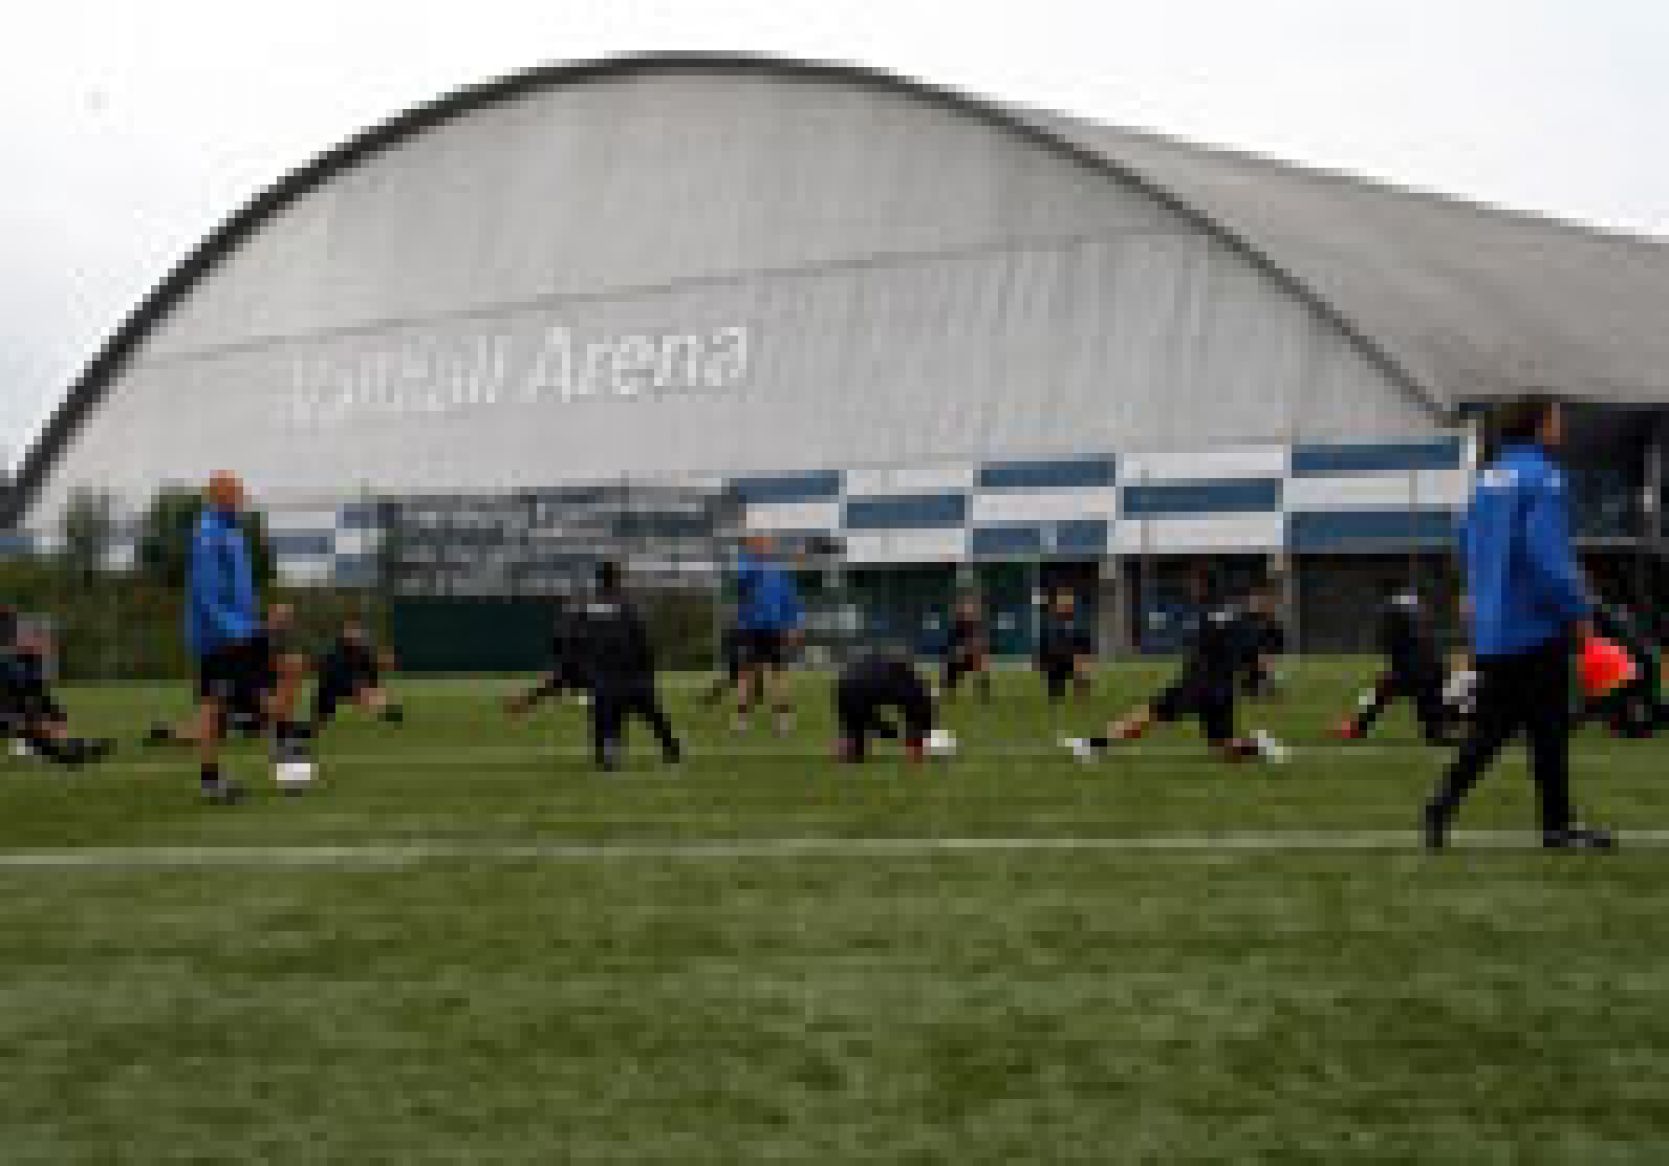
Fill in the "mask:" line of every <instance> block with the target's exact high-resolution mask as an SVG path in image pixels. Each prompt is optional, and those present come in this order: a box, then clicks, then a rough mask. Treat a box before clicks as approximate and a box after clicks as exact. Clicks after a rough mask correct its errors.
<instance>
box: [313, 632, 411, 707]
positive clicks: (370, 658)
mask: <svg viewBox="0 0 1669 1166" xmlns="http://www.w3.org/2000/svg"><path fill="white" fill-rule="evenodd" d="M392 663H393V657H392V656H391V655H390V654H389V653H387V652H381V651H378V650H377V647H376V645H375V644H373V643H372V642H371V637H370V634H369V633H368V632H366V630H365V625H364V624H362V623H360V622H359V621H358V620H349V621H348V622H347V623H345V624H343V625H342V632H341V634H340V635H339V636H337V638H336V642H335V643H334V644H332V645H331V646H330V649H329V650H328V651H327V652H325V653H324V655H322V656H320V657H319V659H318V661H317V663H316V665H315V671H316V672H317V673H318V681H317V683H316V685H315V687H314V689H313V716H312V718H311V719H310V721H309V724H310V725H311V726H312V728H313V731H314V732H318V731H319V730H320V729H322V728H324V727H325V726H326V725H328V724H329V723H330V722H331V719H332V718H333V717H335V715H336V710H337V709H338V708H339V707H340V706H341V705H342V704H343V703H345V702H351V703H352V704H354V705H357V706H358V707H359V708H361V709H364V710H365V711H366V712H367V713H369V714H370V715H371V716H373V717H376V718H377V719H378V720H381V721H383V722H385V723H387V724H390V725H398V724H400V723H401V722H402V721H403V720H405V711H404V710H403V709H402V708H401V707H400V706H399V705H397V704H395V703H394V701H393V699H392V698H391V697H390V696H389V694H388V689H387V688H385V687H384V686H383V682H382V674H383V672H384V671H385V670H386V669H387V668H389V667H390V666H391V665H392Z"/></svg>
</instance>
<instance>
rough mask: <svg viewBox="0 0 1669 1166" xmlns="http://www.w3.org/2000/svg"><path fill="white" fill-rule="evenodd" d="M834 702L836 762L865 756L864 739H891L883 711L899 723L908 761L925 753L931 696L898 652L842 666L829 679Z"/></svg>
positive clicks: (894, 734)
mask: <svg viewBox="0 0 1669 1166" xmlns="http://www.w3.org/2000/svg"><path fill="white" fill-rule="evenodd" d="M834 704H835V720H836V723H837V724H838V725H839V727H840V737H839V739H838V740H837V741H836V742H835V756H836V757H837V758H838V759H839V760H841V761H844V762H849V763H852V764H858V763H860V762H862V761H864V760H865V759H866V758H867V757H868V756H869V742H870V738H872V737H880V738H882V739H884V740H889V741H890V740H893V739H895V738H897V737H898V736H899V735H900V734H899V731H898V728H897V726H896V725H894V723H893V721H892V720H891V719H890V718H889V717H888V716H887V713H889V712H895V713H897V714H898V716H899V718H900V719H901V720H902V722H903V725H904V731H903V734H902V735H903V738H904V755H905V756H906V757H908V758H909V759H910V760H911V761H920V760H921V759H922V758H923V757H924V756H925V753H926V744H927V740H928V737H929V735H930V734H931V733H932V731H933V694H932V693H931V692H930V691H928V687H927V682H926V681H925V680H923V679H922V678H921V675H920V674H919V673H917V671H916V670H915V668H914V667H913V666H912V665H911V664H910V661H909V659H908V657H906V656H905V655H904V654H903V653H901V652H893V651H876V652H872V653H868V654H865V655H862V656H860V657H858V658H857V659H856V660H854V661H853V662H852V663H850V664H848V665H847V666H846V667H845V669H843V670H842V671H841V674H840V677H839V679H837V680H836V681H835V690H834Z"/></svg>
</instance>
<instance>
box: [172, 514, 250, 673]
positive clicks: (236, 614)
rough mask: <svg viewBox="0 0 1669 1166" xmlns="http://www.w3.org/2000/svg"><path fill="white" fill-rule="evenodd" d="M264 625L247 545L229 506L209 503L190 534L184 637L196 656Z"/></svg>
mask: <svg viewBox="0 0 1669 1166" xmlns="http://www.w3.org/2000/svg"><path fill="white" fill-rule="evenodd" d="M259 627H260V612H259V611H258V610H257V605H256V600H255V573H254V570H253V569H252V568H251V567H250V564H249V545H248V543H246V542H245V541H244V537H243V531H242V530H241V529H240V528H239V527H238V517H237V515H236V514H233V513H231V512H229V511H224V510H216V509H215V508H214V507H212V506H210V507H205V508H204V510H203V513H202V515H201V516H200V517H199V518H198V519H197V529H196V531H195V533H194V534H193V535H192V539H191V563H190V569H189V574H188V580H187V583H186V612H185V635H186V642H187V643H188V644H190V645H191V650H192V652H193V653H195V654H196V655H197V656H199V657H202V656H207V655H208V654H209V653H210V652H213V651H214V650H215V649H216V648H222V647H225V646H226V645H227V644H237V643H241V642H242V641H244V640H247V639H249V638H250V637H251V636H253V635H254V634H255V633H256V631H257V630H258V629H259Z"/></svg>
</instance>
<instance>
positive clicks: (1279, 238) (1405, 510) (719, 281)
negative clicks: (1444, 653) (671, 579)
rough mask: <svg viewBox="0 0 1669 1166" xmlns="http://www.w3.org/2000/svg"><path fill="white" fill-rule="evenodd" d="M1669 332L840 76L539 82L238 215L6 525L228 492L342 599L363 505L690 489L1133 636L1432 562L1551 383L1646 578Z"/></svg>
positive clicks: (1648, 302) (403, 125)
mask: <svg viewBox="0 0 1669 1166" xmlns="http://www.w3.org/2000/svg"><path fill="white" fill-rule="evenodd" d="M1666 307H1669V248H1666V247H1665V246H1664V245H1663V244H1661V243H1657V242H1651V241H1645V240H1635V239H1623V238H1617V237H1613V236H1607V235H1601V234H1597V233H1594V232H1590V231H1585V230H1582V229H1579V228H1575V227H1571V226H1567V225H1563V224H1557V223H1550V222H1546V221H1543V220H1537V219H1533V218H1529V217H1525V216H1518V215H1512V214H1508V213H1506V212H1501V211H1496V210H1493V209H1488V208H1481V207H1476V206H1471V205H1468V204H1464V203H1459V202H1454V201H1448V200H1443V199H1439V198H1435V197H1431V196H1427V195H1420V194H1413V193H1409V192H1405V191H1399V190H1394V189H1390V188H1384V187H1377V186H1372V185H1369V184H1365V183H1361V182H1356V181H1353V180H1349V179H1345V178H1341V177H1338V176H1332V175H1327V174H1318V173H1315V172H1307V171H1300V170H1295V169H1293V168H1290V167H1285V166H1281V165H1279V164H1276V163H1272V162H1269V161H1266V160H1262V159H1257V158H1251V157H1247V156H1243V155H1236V154H1232V153H1228V152H1223V151H1213V150H1206V149H1202V148H1199V147H1194V146H1189V145H1184V144H1180V143H1176V142H1171V141H1167V140H1165V139H1162V138H1157V137H1153V136H1150V135H1144V134H1137V133H1133V132H1130V131H1124V130H1116V129H1111V128H1107V127H1100V126H1092V125H1087V124H1084V123H1080V122H1076V121H1073V120H1070V119H1066V118H1062V117H1059V116H1056V115H1050V114H1043V113H1038V112H1033V111H1023V110H1015V109H1009V108H1003V107H998V106H995V105H992V104H989V103H985V102H981V101H979V100H976V99H973V98H970V97H967V96H964V95H961V94H956V93H949V92H945V91H942V90H938V89H935V88H932V87H929V86H925V85H922V84H918V83H915V82H911V81H907V80H903V79H900V78H896V77H892V76H888V75H883V74H878V73H874V72H870V71H867V70H862V69H858V68H853V67H847V66H825V65H810V64H804V63H798V62H787V61H779V60H771V59H757V58H732V57H710V56H676V55H673V56H667V55H656V56H648V57H639V58H628V59H621V60H613V61H607V62H602V63H598V64H594V65H586V66H578V67H566V68H549V69H542V70H535V71H533V72H530V73H526V74H522V75H518V76H516V77H512V78H508V79H506V80H503V81H499V82H495V83H491V84H488V85H485V86H482V87H479V88H477V89H474V90H470V91H466V92H463V93H459V94H454V95H451V96H449V97H447V98H443V99H441V100H440V101H438V102H436V103H434V104H432V105H430V106H426V107H423V108H420V109H417V110H414V111H411V112H410V113H408V114H405V115H403V116H401V117H400V118H397V119H395V120H394V121H392V122H390V123H388V124H386V125H384V126H381V127H378V128H376V129H373V130H370V131H368V132H367V133H366V134H364V135H362V136H361V137H359V138H357V139H355V140H354V141H352V142H349V143H346V144H345V145H343V146H341V147H339V148H337V149H336V150H334V151H332V152H330V153H328V154H326V155H323V156H321V157H320V158H319V159H318V160H316V161H315V162H314V163H312V164H310V165H309V166H307V167H305V168H303V169H302V170H299V171H297V172H296V173H294V174H292V175H290V176H289V177H288V178H287V179H285V180H284V181H283V182H282V183H280V184H279V185H278V186H276V187H275V188H274V189H273V190H271V191H269V192H267V193H266V194H265V195H264V196H263V197H262V198H261V199H258V200H257V201H256V202H255V203H254V204H252V205H251V206H249V207H246V208H244V210H243V211H241V212H240V213H239V214H238V215H236V216H234V218H233V219H231V220H229V221H228V223H227V224H226V226H225V227H224V228H223V229H222V230H221V231H220V232H218V233H217V234H216V235H215V236H214V237H212V238H210V239H209V240H207V241H206V242H205V243H204V245H203V247H202V248H201V249H200V250H199V251H198V252H197V253H196V254H194V255H193V256H191V257H189V258H188V259H187V260H186V261H185V263H183V264H182V266H181V267H180V269H179V270H177V271H176V272H175V273H174V274H173V275H172V276H171V277H170V278H169V280H168V281H166V282H165V283H164V284H163V285H162V286H161V287H159V289H158V290H157V292H156V293H155V294H153V296H152V297H150V299H149V300H147V302H146V303H145V304H143V305H142V306H141V307H140V308H139V310H138V311H137V312H136V314H135V315H134V317H133V318H132V319H131V320H130V321H129V322H128V323H127V325H126V326H124V328H123V329H122V331H121V332H120V333H119V334H118V335H117V336H116V337H114V338H113V339H112V341H111V342H110V344H109V345H108V346H107V348H106V349H105V351H104V352H102V353H100V354H99V356H98V357H97V358H96V359H95V360H94V361H93V362H92V364H91V365H90V366H89V368H88V370H87V372H86V374H85V375H84V376H83V377H82V378H81V380H80V381H79V382H78V383H77V385H75V386H74V388H73V389H72V392H71V394H70V397H69V400H68V401H67V402H66V404H65V406H64V408H63V409H62V410H61V411H60V413H59V415H58V416H57V417H56V418H55V419H54V420H53V422H52V424H51V426H50V428H49V430H48V431H47V433H46V435H45V436H44V438H43V439H42V441H41V442H40V444H39V445H38V446H37V447H36V448H35V449H34V450H33V451H32V453H31V455H30V457H29V458H28V459H27V461H26V463H25V465H24V468H23V471H22V473H21V475H20V477H19V480H18V482H17V484H16V486H15V488H14V490H13V496H12V505H11V514H10V517H11V519H12V522H13V523H14V525H15V526H16V527H17V528H18V529H19V530H49V529H50V528H51V525H52V521H53V515H54V514H56V513H57V512H58V511H59V510H60V509H61V508H62V506H63V504H64V502H65V500H66V499H67V498H68V497H69V495H70V493H71V492H72V491H74V490H75V489H77V488H82V487H91V488H96V489H100V490H106V491H110V492H112V493H114V494H115V495H116V496H117V498H118V499H119V500H120V501H121V502H122V503H123V504H124V505H126V506H130V507H138V506H141V505H143V503H144V501H145V500H146V499H147V498H148V497H149V496H150V495H151V494H152V493H153V492H154V491H155V490H156V489H157V488H158V486H160V485H162V484H164V483H167V482H177V481H195V480H198V479H200V478H202V477H203V476H204V475H205V474H207V473H208V472H209V471H211V470H213V469H216V468H220V467H230V468H235V469H237V470H239V471H240V472H242V473H243V474H244V475H245V476H246V477H247V478H248V480H249V482H250V484H251V486H252V487H253V489H254V491H255V493H256V495H257V496H258V497H261V498H263V499H266V500H269V501H271V502H272V503H274V508H273V513H274V516H275V526H276V527H277V528H278V529H279V530H280V532H281V533H285V534H293V535H294V536H295V537H294V539H293V540H291V541H290V544H289V545H290V546H291V547H293V548H294V550H295V553H293V554H290V555H287V556H286V557H285V558H286V567H287V570H289V571H290V572H291V573H292V574H293V575H294V576H295V577H297V578H312V579H321V580H322V579H331V578H338V579H342V580H345V581H347V580H351V579H352V578H354V577H355V576H356V574H357V575H363V572H364V570H365V568H366V562H367V560H368V558H369V556H370V553H371V551H370V548H371V547H372V546H373V545H374V542H375V539H376V532H375V530H374V523H368V522H367V521H366V517H365V509H364V506H363V503H364V500H365V499H366V498H367V497H380V496H399V495H406V494H421V493H427V492H436V491H452V492H462V493H472V492H474V493H482V494H494V493H503V492H509V491H517V490H530V489H541V488H548V487H557V486H575V485H584V484H587V483H598V482H609V481H621V480H633V481H673V482H691V483H708V484H714V485H722V486H725V487H729V488H733V489H734V490H735V491H736V492H737V493H738V494H739V495H740V496H741V497H742V499H743V500H744V501H745V503H746V507H747V513H746V522H747V524H748V525H749V526H750V527H753V528H756V529H765V530H776V531H781V532H785V533H791V534H794V535H797V536H809V535H827V536H830V537H831V538H832V539H834V540H836V542H837V543H838V545H839V546H840V547H841V548H843V556H844V559H845V561H846V563H847V565H848V566H849V567H850V568H851V569H852V570H853V571H854V572H858V573H860V574H861V573H863V572H871V573H873V574H874V575H875V576H876V578H878V579H879V578H883V577H885V576H886V575H887V573H889V572H891V573H893V574H894V575H895V576H898V577H901V578H902V577H906V576H909V577H919V578H923V579H930V580H937V581H939V582H934V583H929V584H925V585H923V586H924V587H925V590H923V591H922V592H921V593H922V594H924V595H930V594H937V591H936V590H935V589H939V590H942V586H943V585H944V581H945V580H954V579H956V578H961V579H963V580H964V581H966V580H967V579H968V578H970V577H971V576H974V575H979V574H981V573H982V572H983V573H984V575H986V576H988V577H989V578H988V583H989V588H990V589H991V590H992V591H993V592H1004V593H1009V594H1011V595H1012V603H1013V604H1014V605H1016V606H1023V605H1024V603H1025V602H1027V600H1026V599H1025V598H1024V597H1023V595H1022V593H1023V592H1028V591H1029V592H1035V591H1036V590H1037V587H1038V585H1039V584H1040V582H1045V581H1047V580H1048V579H1050V578H1054V579H1058V580H1061V581H1063V582H1065V583H1067V584H1069V585H1073V586H1080V587H1083V588H1086V589H1088V590H1089V591H1091V592H1092V593H1094V596H1095V597H1096V598H1099V599H1100V600H1101V601H1102V604H1101V606H1102V608H1103V610H1104V617H1103V618H1104V623H1105V625H1106V627H1107V630H1108V634H1109V636H1116V637H1118V638H1130V637H1131V636H1133V635H1134V634H1135V632H1136V631H1137V630H1138V629H1139V628H1141V627H1142V626H1143V624H1144V620H1145V619H1146V613H1147V612H1148V609H1149V608H1150V607H1152V606H1153V604H1154V603H1156V602H1157V600H1158V594H1159V591H1160V590H1161V588H1160V587H1159V585H1158V584H1157V583H1150V584H1149V585H1147V586H1146V587H1145V590H1144V589H1143V588H1138V587H1136V586H1135V585H1134V584H1133V583H1132V580H1133V579H1135V578H1136V577H1138V576H1139V575H1140V574H1141V571H1139V570H1138V569H1137V565H1138V564H1141V565H1143V566H1142V570H1146V571H1149V573H1150V576H1151V579H1153V580H1158V579H1162V578H1165V577H1166V576H1165V571H1164V566H1163V564H1164V561H1165V560H1166V559H1169V558H1173V557H1174V558H1176V559H1177V560H1179V561H1180V560H1181V559H1185V558H1187V557H1190V556H1199V555H1211V556H1228V557H1240V558H1243V559H1245V560H1246V561H1247V562H1248V563H1255V564H1260V565H1261V568H1260V569H1263V570H1268V569H1270V568H1272V567H1280V568H1284V569H1286V573H1287V575H1288V576H1289V578H1290V579H1291V580H1292V584H1293V586H1294V587H1295V588H1297V589H1298V590H1300V591H1301V590H1302V589H1303V588H1304V587H1305V586H1310V587H1314V588H1319V589H1320V590H1321V591H1323V592H1324V591H1325V590H1326V589H1327V587H1328V586H1329V584H1328V583H1327V579H1329V578H1332V577H1340V578H1342V577H1346V576H1350V577H1357V576H1361V575H1362V574H1363V571H1364V570H1365V568H1363V566H1362V564H1364V563H1366V562H1369V561H1370V560H1373V559H1376V558H1377V559H1379V560H1382V561H1384V562H1385V563H1386V564H1392V563H1396V562H1398V561H1402V560H1406V559H1407V558H1408V557H1409V556H1411V555H1420V554H1427V553H1434V552H1435V551H1436V550H1437V549H1438V548H1440V547H1441V546H1442V545H1443V544H1444V543H1445V542H1446V540H1447V535H1448V526H1449V522H1450V518H1451V516H1452V513H1453V510H1454V508H1455V506H1456V505H1458V503H1459V502H1460V500H1461V499H1462V498H1463V497H1464V494H1465V489H1466V481H1467V467H1468V464H1469V460H1470V458H1471V457H1472V455H1473V452H1474V451H1473V449H1472V442H1471V437H1470V429H1469V427H1468V426H1467V424H1466V420H1465V417H1466V410H1467V409H1468V407H1473V406H1478V405H1482V404H1487V403H1488V402H1489V401H1491V400H1494V399H1496V398H1498V397H1500V396H1503V395H1508V394H1512V393H1516V392H1520V391H1523V390H1525V389H1531V388H1535V389H1548V390H1554V391H1558V392H1561V393H1564V394H1566V395H1568V396H1570V397H1572V398H1575V399H1577V400H1578V401H1580V402H1583V403H1584V406H1585V408H1587V409H1588V410H1589V413H1590V416H1591V424H1590V429H1591V431H1592V432H1593V433H1594V434H1596V435H1601V434H1603V435H1604V438H1603V441H1599V439H1598V437H1596V441H1597V442H1598V444H1597V445H1596V448H1597V449H1599V450H1601V451H1603V453H1604V456H1603V457H1600V458H1599V459H1597V462H1596V469H1598V470H1603V471H1605V472H1607V473H1610V474H1611V478H1609V479H1607V484H1606V485H1604V486H1603V488H1602V489H1600V493H1602V494H1604V495H1605V497H1604V498H1603V499H1602V500H1601V503H1600V506H1601V509H1603V508H1604V507H1605V506H1610V508H1611V510H1612V511H1617V510H1618V507H1619V506H1620V507H1621V512H1619V513H1617V514H1613V515H1612V526H1611V528H1609V529H1607V530H1606V531H1604V532H1603V535H1604V538H1605V540H1606V543H1605V546H1606V549H1607V550H1608V551H1611V552H1614V553H1615V554H1617V555H1620V556H1622V557H1623V558H1624V559H1627V560H1628V562H1629V563H1630V564H1631V565H1630V567H1629V568H1628V569H1629V570H1634V571H1637V572H1638V571H1642V570H1649V569H1655V568H1653V567H1652V566H1651V565H1652V564H1654V563H1656V562H1657V561H1658V559H1657V558H1654V557H1653V556H1654V555H1658V552H1659V548H1660V547H1661V540H1662V515H1661V506H1660V504H1659V503H1660V500H1661V498H1662V494H1663V482H1662V469H1661V466H1662V446H1663V437H1662V425H1661V417H1662V411H1663V409H1664V407H1665V403H1666V402H1669V330H1665V329H1664V328H1663V326H1662V324H1663V317H1664V311H1665V308H1666ZM1619 442H1620V443H1621V444H1618V443H1619ZM1622 448H1626V449H1627V451H1628V453H1627V457H1626V458H1625V459H1624V460H1626V461H1628V463H1629V464H1627V465H1624V466H1619V465H1618V464H1617V458H1616V457H1615V456H1614V452H1613V451H1615V450H1616V449H1622ZM1601 476H1602V477H1603V476H1604V475H1603V474H1602V475H1601ZM281 549H282V547H281ZM1658 557H1659V558H1660V557H1661V556H1660V555H1658ZM1346 560H1349V561H1348V562H1347V561H1346ZM1306 563H1313V564H1314V568H1313V574H1314V575H1315V581H1314V582H1311V583H1308V584H1306V582H1305V579H1304V577H1303V573H1304V571H1305V569H1306V566H1305V564H1306ZM1352 564H1354V566H1353V565H1352ZM1642 564H1644V566H1642ZM1015 565H1024V566H1025V570H1024V571H1021V572H1018V573H1016V571H1015V570H1013V568H1014V567H1015ZM1386 569H1387V570H1389V569H1391V568H1390V567H1389V566H1387V568H1386ZM1367 574H1368V575H1372V574H1373V571H1372V570H1371V569H1368V570H1367ZM1004 580H1007V582H1004ZM1020 580H1025V582H1024V583H1022V582H1020ZM877 586H878V587H881V588H882V589H883V590H884V589H885V587H884V586H883V585H882V584H877ZM1362 586H1364V587H1368V586H1377V584H1370V583H1365V582H1364V583H1362ZM909 589H910V588H909V586H906V588H905V590H906V591H908V590H909ZM894 606H895V607H896V606H897V605H896V604H894ZM905 606H908V604H906V605H905ZM911 618H913V617H911ZM1346 622H1348V621H1346ZM1321 638H1322V640H1323V641H1325V640H1326V638H1327V637H1326V636H1325V635H1323V636H1322V637H1321Z"/></svg>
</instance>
